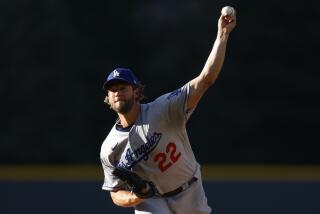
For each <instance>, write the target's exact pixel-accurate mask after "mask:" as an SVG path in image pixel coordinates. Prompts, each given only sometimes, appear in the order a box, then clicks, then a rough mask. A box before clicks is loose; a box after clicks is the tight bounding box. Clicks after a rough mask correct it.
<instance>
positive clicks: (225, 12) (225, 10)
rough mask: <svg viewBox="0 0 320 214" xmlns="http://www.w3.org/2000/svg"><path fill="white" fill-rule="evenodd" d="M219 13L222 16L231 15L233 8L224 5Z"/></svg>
mask: <svg viewBox="0 0 320 214" xmlns="http://www.w3.org/2000/svg"><path fill="white" fill-rule="evenodd" d="M221 14H222V15H224V16H232V15H233V14H234V9H233V7H230V6H225V7H223V8H222V10H221Z"/></svg>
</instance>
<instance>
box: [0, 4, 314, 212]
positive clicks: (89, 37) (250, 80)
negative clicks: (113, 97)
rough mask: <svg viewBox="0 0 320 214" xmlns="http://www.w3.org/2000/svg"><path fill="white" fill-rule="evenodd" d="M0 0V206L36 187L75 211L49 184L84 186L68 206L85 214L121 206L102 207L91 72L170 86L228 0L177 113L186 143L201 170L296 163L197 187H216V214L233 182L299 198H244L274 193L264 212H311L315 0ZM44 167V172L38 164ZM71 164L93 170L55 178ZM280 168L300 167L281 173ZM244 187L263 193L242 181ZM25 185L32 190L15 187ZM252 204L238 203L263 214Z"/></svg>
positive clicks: (188, 69) (105, 123) (101, 121)
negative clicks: (228, 16) (123, 70)
mask: <svg viewBox="0 0 320 214" xmlns="http://www.w3.org/2000/svg"><path fill="white" fill-rule="evenodd" d="M0 5H1V7H0V11H1V12H0V29H1V34H0V35H1V40H0V42H1V43H0V45H1V46H0V47H1V49H0V54H1V63H0V66H1V78H0V94H1V100H2V102H1V103H2V104H1V109H2V111H1V113H0V115H1V121H2V122H1V123H0V124H1V129H0V132H1V134H0V165H1V166H2V168H1V167H0V168H1V173H0V195H1V198H0V199H2V200H0V201H2V202H0V205H1V204H2V203H4V204H3V206H2V207H4V209H3V212H4V213H19V212H20V210H15V209H18V208H17V207H16V208H15V209H13V204H15V203H16V202H17V201H19V202H21V203H22V201H24V202H25V203H27V204H29V205H30V203H28V200H27V201H26V198H28V199H29V201H31V200H36V201H39V200H40V199H41V200H44V199H43V197H39V196H40V195H41V196H43V195H46V197H48V200H49V201H56V202H55V203H56V204H57V205H59V206H57V207H60V210H59V211H57V210H54V209H53V211H52V212H53V213H57V212H59V213H73V211H74V212H75V210H73V209H74V206H71V205H70V204H73V203H67V202H66V203H65V204H61V203H59V202H57V200H58V196H59V197H61V195H64V197H66V198H68V199H66V201H68V200H71V198H74V200H76V201H77V202H78V201H79V200H80V199H79V198H77V197H76V198H75V195H77V196H79V195H82V196H83V195H88V197H87V198H83V199H82V200H84V201H86V202H87V204H89V205H88V211H85V210H86V209H81V208H79V207H78V208H79V210H77V213H90V210H91V211H92V209H93V207H95V209H96V212H101V211H109V213H121V211H122V209H118V208H117V209H115V210H116V211H110V209H112V208H110V207H109V206H113V205H112V203H111V202H110V201H108V200H109V197H108V196H107V194H106V193H102V191H101V190H100V188H101V184H102V180H103V175H102V174H101V173H102V171H100V166H99V164H100V159H99V152H100V146H101V143H102V142H103V140H104V138H105V137H106V135H107V134H108V132H109V130H110V128H111V126H112V125H113V123H114V121H115V119H116V115H115V114H114V113H113V112H111V111H110V110H109V109H108V106H106V104H104V103H103V100H104V96H105V92H104V91H103V90H102V84H103V82H104V79H105V78H106V75H107V74H108V73H109V72H110V71H112V70H113V69H114V68H116V67H129V68H131V69H132V70H133V71H134V72H135V73H136V74H137V75H138V76H139V78H140V80H141V81H142V82H143V83H144V84H145V85H146V90H145V93H146V96H147V99H146V100H145V101H144V102H149V101H152V100H153V99H155V98H156V97H157V96H159V95H162V94H163V93H166V92H170V91H172V90H174V89H176V88H178V87H180V86H182V85H183V84H185V83H186V82H187V81H189V80H190V79H192V78H194V77H195V76H196V75H198V74H199V73H200V71H201V69H202V67H203V65H204V63H205V61H206V59H207V56H208V54H209V53H210V50H211V48H212V45H213V42H214V40H215V37H216V31H217V19H218V17H219V14H220V10H221V8H222V7H223V6H225V5H231V6H234V7H235V8H236V10H237V14H238V18H237V27H236V29H235V30H234V31H233V32H232V34H231V36H230V40H229V43H228V48H227V55H226V60H225V64H224V67H223V69H222V72H221V75H220V76H219V78H218V80H217V82H216V83H215V85H214V86H213V87H211V88H210V90H209V91H208V92H207V93H206V95H205V96H204V97H203V99H202V101H201V102H200V104H199V105H198V107H197V109H196V111H195V112H194V113H193V116H192V117H191V119H190V120H189V123H188V130H189V137H190V140H191V143H192V147H193V149H194V152H195V155H196V157H197V159H198V161H199V162H200V163H201V164H203V165H205V166H208V167H207V168H205V169H208V171H207V173H209V174H210V173H211V172H212V171H214V169H216V168H214V166H215V165H219V166H224V165H227V166H230V165H232V166H235V167H236V166H239V167H241V166H243V165H245V166H248V165H249V166H254V167H253V168H250V170H251V171H250V170H249V171H250V172H255V171H256V170H257V169H261V168H263V166H265V165H268V166H274V167H277V166H279V165H281V166H288V167H289V168H290V167H295V166H298V168H299V170H295V169H296V168H290V170H288V171H286V170H287V169H288V168H286V167H285V168H281V169H284V171H286V172H288V173H289V175H288V176H287V178H288V180H289V181H290V182H289V183H288V180H286V179H283V176H282V177H281V179H278V178H279V177H277V176H276V175H275V176H274V177H272V176H271V177H272V179H269V180H267V181H265V180H264V181H263V182H261V179H255V178H254V176H253V177H252V176H251V177H250V175H251V174H250V173H249V174H248V175H247V176H246V178H247V179H244V180H245V181H246V182H247V183H246V182H245V184H244V183H243V182H240V183H238V180H239V179H238V180H237V178H239V177H237V176H239V174H237V175H234V177H233V179H231V180H232V182H231V183H227V184H225V183H224V182H225V179H228V178H229V180H230V177H228V176H225V177H224V176H222V177H221V179H220V180H219V181H217V180H215V181H212V179H211V177H210V176H208V179H207V181H208V182H207V183H206V185H207V186H206V187H207V188H208V189H210V192H209V193H208V194H209V195H210V196H211V198H216V199H212V200H213V205H214V202H215V201H217V200H218V201H219V200H220V201H221V205H219V204H217V205H216V206H217V207H218V208H217V209H218V210H219V207H220V210H221V213H229V212H228V210H227V209H228V208H229V209H230V207H229V206H228V205H230V206H231V205H232V204H234V205H235V206H232V207H233V208H234V210H231V211H230V210H229V211H230V213H234V212H237V213H239V209H238V208H239V206H240V207H241V206H242V207H243V209H242V210H246V208H248V207H250V206H251V205H249V204H250V203H248V204H246V202H244V203H240V204H241V205H239V201H238V200H237V199H238V198H242V199H243V197H241V194H240V192H243V191H242V189H241V188H243V190H245V191H246V190H248V195H247V198H248V202H249V201H252V200H254V199H257V197H256V196H257V195H260V196H262V195H264V196H265V197H268V198H269V196H270V198H272V197H271V195H273V194H274V195H278V196H279V200H280V199H281V198H286V197H287V196H289V195H291V196H292V195H300V196H301V198H295V199H292V200H293V201H292V200H290V201H288V200H286V203H279V204H278V205H277V199H274V198H273V202H272V201H271V202H270V201H269V200H268V199H267V198H265V199H262V200H261V201H264V202H262V204H259V203H256V204H258V205H259V207H260V208H261V207H267V206H265V205H266V204H264V203H267V204H268V205H269V207H270V203H271V204H272V203H275V207H276V208H277V209H275V210H278V211H279V210H281V209H282V211H281V212H280V211H279V212H277V211H270V210H265V213H270V212H272V213H289V209H292V210H290V213H294V212H297V213H298V211H299V213H301V211H302V212H304V211H306V210H303V209H304V208H303V207H309V211H308V212H304V213H312V212H314V213H319V212H320V208H319V206H316V205H315V204H314V203H312V202H313V201H312V200H314V199H315V198H316V195H317V194H318V193H319V190H320V187H319V181H320V179H319V178H320V176H319V174H320V171H319V164H320V156H319V148H320V146H319V145H320V144H319V142H320V137H319V128H320V111H319V109H320V108H319V107H320V104H319V101H318V99H319V95H320V84H319V81H320V74H319V71H318V70H319V68H318V58H319V54H318V49H319V48H320V40H319V38H320V37H319V36H320V35H319V34H320V30H319V28H318V24H319V16H318V9H317V4H316V2H315V1H314V2H312V1H309V2H308V4H305V3H303V2H301V1H287V0H285V1H274V0H271V1H267V2H259V1H245V2H239V1H209V0H203V1H194V0H184V1H179V0H178V1H168V0H162V1H158V0H148V1H143V0H137V1H129V0H119V1H109V0H106V1H89V2H85V1H61V0H54V1H53V0H41V1H40V0H34V1H17V0H12V1H4V2H2V3H0ZM31 166H32V167H31ZM37 166H40V167H39V168H37ZM53 166H54V170H55V171H56V172H57V174H54V175H52V174H50V173H52V170H50V169H52V168H50V167H53ZM65 166H67V168H64V167H65ZM70 166H71V167H70ZM72 166H85V167H88V166H89V168H90V167H93V168H90V170H89V171H87V168H85V169H83V168H81V169H79V170H78V168H77V170H78V171H77V170H76V171H75V174H76V175H74V176H72V175H71V176H70V177H68V176H69V175H67V176H66V172H69V171H71V174H72V172H73V171H72V169H74V168H72ZM21 167H22V168H21ZM25 167H26V168H25ZM30 167H31V168H30ZM68 167H70V168H68ZM306 168H307V169H308V170H307V172H306V171H305V169H306ZM219 169H220V168H219ZM232 169H234V168H232ZM232 169H229V168H228V169H226V170H227V171H228V170H229V171H228V172H230V171H231V172H232V171H233V170H232ZM272 169H273V168H272ZM272 169H270V168H268V172H269V174H268V175H270V173H271V174H272V173H274V171H273V170H272ZM68 170H69V171H68ZM240 171H241V170H240ZM78 172H79V174H77V173H78ZM225 172H226V171H223V170H222V171H221V175H223V174H224V173H225ZM291 172H292V173H295V174H292V176H296V175H301V174H303V173H305V174H307V175H306V176H302V177H303V179H302V180H299V179H295V181H294V182H293V181H292V176H290V175H291V174H290V173H291ZM59 174H61V177H59ZM88 174H89V175H88ZM275 174H276V173H275ZM52 176H54V177H55V178H54V179H52ZM66 177H67V179H66ZM79 177H82V178H83V179H80V180H81V181H79V179H78V178H79ZM213 177H214V176H213ZM227 177H228V178H227ZM269 177H270V176H269ZM205 179H206V177H205ZM48 180H49V181H48ZM52 180H54V181H52ZM66 180H67V181H66ZM60 181H61V182H60ZM242 181H243V180H242ZM306 181H307V183H304V182H306ZM310 181H312V182H310ZM39 182H40V184H39ZM66 182H67V183H66ZM83 182H84V183H83ZM219 182H220V183H219ZM221 182H222V183H221ZM273 182H276V183H277V184H275V185H272V183H273ZM279 182H280V183H279ZM295 182H298V183H295ZM289 184H290V185H292V186H286V185H289ZM224 185H225V186H224ZM232 185H235V186H232ZM239 185H240V186H239ZM248 185H249V186H248ZM265 185H266V186H265ZM268 185H269V186H268ZM277 185H279V186H277ZM70 186H71V187H70ZM233 187H235V188H233ZM270 187H271V188H270ZM278 187H279V188H280V189H281V188H282V189H281V190H283V191H282V194H281V193H280V194H278V193H279V192H277V190H279V188H278ZM46 188H48V190H46ZM59 188H60V190H61V194H60V192H59ZM70 188H71V189H70ZM237 188H238V189H237ZM257 188H258V189H259V188H262V189H263V188H265V190H266V191H267V192H266V191H263V190H261V192H260V194H259V191H258V192H254V191H257ZM35 189H38V190H39V191H35V194H33V195H31V196H32V197H28V196H29V191H30V190H31V192H33V191H32V190H35ZM228 189H229V190H230V192H229V193H228V194H231V195H234V196H237V195H238V194H240V196H239V197H234V200H233V199H232V198H231V199H230V198H228V197H227V195H226V194H227V192H228V191H226V190H228ZM211 190H212V191H211ZM250 190H252V192H251V193H250ZM272 190H274V191H272ZM315 190H316V191H315ZM52 191H53V192H52ZM66 191H67V192H66ZM79 191H80V192H79ZM81 191H83V192H81ZM90 191H93V192H90ZM95 191H96V192H95ZM208 191H209V190H208ZM219 191H220V192H219ZM232 191H237V192H232ZM295 191H296V192H295ZM310 191H313V192H312V193H311V192H310ZM215 192H216V193H217V194H216V193H215ZM46 193H47V194H46ZM48 193H50V194H48ZM75 193H76V194H75ZM90 193H91V194H90ZM268 194H269V195H268ZM17 195H19V197H18V198H17ZM53 195H57V198H52V197H53ZM89 195H90V197H89ZM93 195H95V196H96V197H101V198H99V199H97V200H95V203H99V205H97V204H91V205H90V203H94V202H92V201H93V198H94V197H91V196H93ZM221 195H222V196H223V195H225V196H226V197H219V196H221ZM303 195H308V196H309V197H308V198H307V199H306V198H305V197H302V196H303ZM24 196H26V197H24ZM50 197H51V198H50ZM89 198H91V202H90V203H89V202H88V201H90V199H89ZM105 198H107V199H106V200H105ZM270 198H269V199H270ZM58 201H59V200H58ZM80 201H81V200H80ZM302 201H303V202H302ZM100 202H101V203H100ZM233 202H234V203H233ZM291 202H293V203H294V202H297V204H299V203H298V202H300V205H301V209H297V207H295V208H294V207H293V206H291V208H290V206H287V205H289V204H291ZM251 203H252V202H251ZM42 204H45V205H43V206H44V207H46V203H42ZM74 204H78V203H76V202H75V203H74ZM213 205H212V206H213ZM224 205H225V207H228V208H226V209H224V208H223V207H224ZM260 205H261V206H260ZM304 205H306V206H304ZM307 205H308V206H307ZM37 206H39V205H37ZM48 206H49V205H48ZM70 206H71V207H73V208H70ZM78 206H79V205H78ZM257 207H258V206H257ZM271 207H272V206H271ZM20 208H23V206H21V207H20ZM63 208H64V209H63ZM31 210H32V209H31ZM251 211H252V212H250V210H248V209H247V210H246V211H244V213H264V211H262V210H259V212H257V210H251ZM287 211H288V212H287ZM0 212H1V211H0ZM1 213H2V212H1ZM30 213H31V211H30ZM32 213H37V212H36V211H35V210H33V211H32ZM39 213H40V211H39ZM41 213H43V211H41ZM47 213H48V211H47Z"/></svg>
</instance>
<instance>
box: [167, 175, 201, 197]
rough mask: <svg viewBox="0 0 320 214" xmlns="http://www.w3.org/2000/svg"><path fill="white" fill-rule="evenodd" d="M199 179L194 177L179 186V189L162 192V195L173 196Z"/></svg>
mask: <svg viewBox="0 0 320 214" xmlns="http://www.w3.org/2000/svg"><path fill="white" fill-rule="evenodd" d="M197 180H198V178H196V177H193V178H191V179H190V180H189V181H188V182H187V183H185V184H183V185H182V186H180V187H178V188H177V189H175V190H173V191H170V192H167V193H164V194H162V197H166V198H167V197H172V196H175V195H178V194H179V193H180V192H182V191H183V190H185V189H186V188H188V187H189V186H191V184H193V183H194V182H196V181H197Z"/></svg>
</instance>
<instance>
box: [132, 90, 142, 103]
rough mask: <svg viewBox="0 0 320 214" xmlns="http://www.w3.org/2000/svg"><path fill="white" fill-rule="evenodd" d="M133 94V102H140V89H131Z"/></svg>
mask: <svg viewBox="0 0 320 214" xmlns="http://www.w3.org/2000/svg"><path fill="white" fill-rule="evenodd" d="M133 93H134V98H135V100H137V101H138V100H140V93H141V91H140V88H138V87H137V88H133Z"/></svg>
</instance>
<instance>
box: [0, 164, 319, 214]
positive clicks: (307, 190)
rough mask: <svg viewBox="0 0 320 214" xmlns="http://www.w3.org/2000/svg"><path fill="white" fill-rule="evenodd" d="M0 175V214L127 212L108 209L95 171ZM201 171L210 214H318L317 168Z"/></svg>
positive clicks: (14, 170) (18, 170)
mask: <svg viewBox="0 0 320 214" xmlns="http://www.w3.org/2000/svg"><path fill="white" fill-rule="evenodd" d="M263 169H265V170H263ZM0 170H1V173H0V178H1V179H0V190H1V191H0V204H1V209H0V213H1V214H18V213H19V214H20V213H32V214H40V213H41V214H43V213H46V214H51V213H52V214H57V213H59V214H64V213H66V214H71V213H77V214H82V213H83V214H85V213H119V214H122V213H132V209H130V208H118V207H116V206H115V205H113V204H112V202H111V200H110V197H109V194H108V193H107V192H105V191H102V190H101V185H102V177H100V175H101V173H100V169H99V166H73V167H72V166H15V167H14V166H11V167H9V166H2V167H0ZM202 170H203V177H204V187H205V191H206V193H207V197H208V201H209V204H210V206H211V207H213V208H214V209H215V210H216V212H215V213H223V214H235V213H237V214H242V213H243V214H267V213H268V214H270V213H273V214H278V213H279V214H280V213H281V214H284V213H288V214H289V213H290V214H301V213H305V214H319V213H320V205H319V196H320V179H319V166H304V167H302V166H274V167H272V166H231V165H224V166H214V165H210V166H204V167H202ZM8 173H10V174H8ZM303 173H304V174H303Z"/></svg>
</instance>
